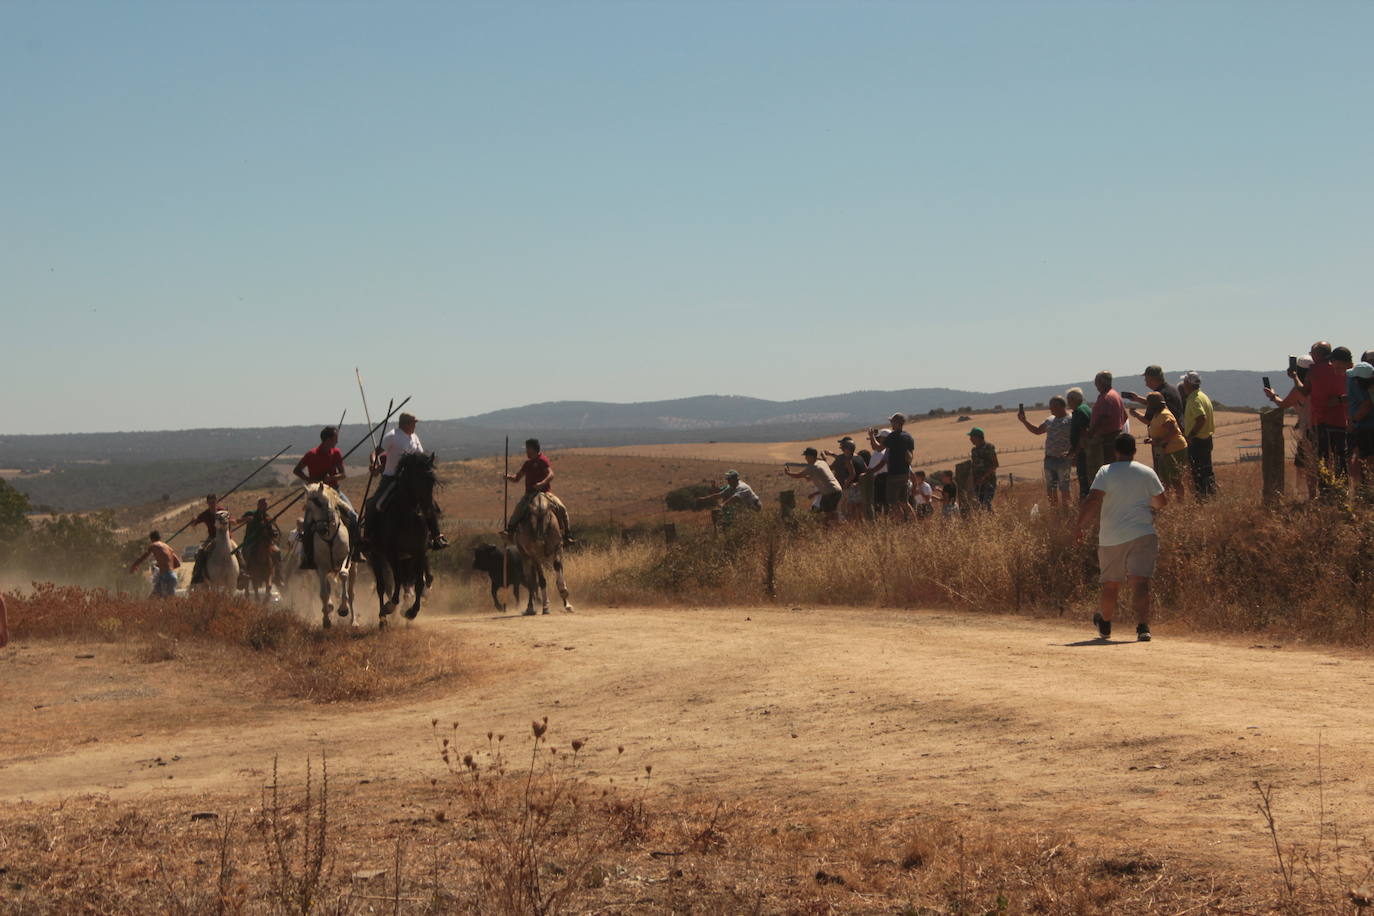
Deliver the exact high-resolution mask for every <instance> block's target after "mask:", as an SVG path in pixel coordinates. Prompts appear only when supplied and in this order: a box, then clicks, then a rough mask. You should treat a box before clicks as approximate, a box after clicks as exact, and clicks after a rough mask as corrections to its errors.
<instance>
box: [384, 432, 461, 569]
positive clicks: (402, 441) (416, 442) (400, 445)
mask: <svg viewBox="0 0 1374 916" xmlns="http://www.w3.org/2000/svg"><path fill="white" fill-rule="evenodd" d="M419 422H420V421H419V420H417V419H415V415H414V414H409V413H403V414H401V416H400V418H399V419H398V420H397V422H396V428H395V429H393V430H391V432H389V433H387V434H386V435H385V436H383V437H382V444H381V445H379V446H377V448H376V450H375V451H374V452H373V453H372V473H374V474H375V473H377V472H379V471H380V472H381V475H382V480H381V482H380V483H378V484H377V493H376V495H374V496H373V497H372V498H371V499H369V500H368V506H367V507H366V511H367V512H368V513H373V512H376V511H378V510H380V509H382V508H383V507H384V506H385V505H386V497H387V494H388V493H389V492H391V488H392V487H393V486H395V485H396V471H397V469H398V468H400V466H401V459H402V458H403V457H404V456H406V455H409V454H412V453H415V452H423V451H424V450H425V447H424V446H423V445H421V444H420V437H419V436H417V435H415V427H416V425H417V424H418V423H419ZM422 511H423V515H424V517H425V524H426V525H427V526H429V549H430V550H442V549H443V548H445V547H447V546H448V539H447V538H445V537H444V536H443V534H442V533H441V532H440V531H439V507H438V506H436V505H434V502H433V500H431V501H430V504H429V505H428V506H424V507H422Z"/></svg>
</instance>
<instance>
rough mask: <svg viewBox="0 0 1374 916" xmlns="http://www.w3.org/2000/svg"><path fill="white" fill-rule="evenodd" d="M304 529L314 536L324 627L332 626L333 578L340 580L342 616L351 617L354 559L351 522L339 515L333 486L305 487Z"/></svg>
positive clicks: (305, 533) (356, 621) (337, 498)
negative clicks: (351, 549) (349, 525)
mask: <svg viewBox="0 0 1374 916" xmlns="http://www.w3.org/2000/svg"><path fill="white" fill-rule="evenodd" d="M305 492H306V497H305V532H304V535H303V536H304V537H308V538H312V539H313V541H312V546H313V548H314V551H315V574H316V575H317V576H319V578H320V603H321V604H322V605H323V608H322V613H323V615H324V625H325V627H330V626H333V621H332V620H331V619H330V616H329V615H330V612H332V611H333V610H334V580H335V579H337V580H338V582H339V616H340V617H352V618H353V626H355V627H356V626H357V625H358V615H357V614H354V613H353V563H352V552H351V551H350V550H349V543H348V526H347V525H345V524H344V523H343V519H342V518H341V517H340V515H339V496H338V494H337V493H335V492H334V489H333V488H332V487H329V486H326V485H324V484H322V483H318V484H310V485H308V486H307V487H306V488H305Z"/></svg>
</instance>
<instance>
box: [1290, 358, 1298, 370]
mask: <svg viewBox="0 0 1374 916" xmlns="http://www.w3.org/2000/svg"><path fill="white" fill-rule="evenodd" d="M1288 371H1289V372H1297V371H1298V358H1297V357H1296V356H1290V357H1288Z"/></svg>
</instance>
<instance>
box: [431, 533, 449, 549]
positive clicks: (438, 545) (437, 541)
mask: <svg viewBox="0 0 1374 916" xmlns="http://www.w3.org/2000/svg"><path fill="white" fill-rule="evenodd" d="M447 546H448V538H446V537H444V536H443V535H442V534H436V535H435V536H434V537H432V538H430V539H429V549H430V550H443V549H444V548H445V547H447Z"/></svg>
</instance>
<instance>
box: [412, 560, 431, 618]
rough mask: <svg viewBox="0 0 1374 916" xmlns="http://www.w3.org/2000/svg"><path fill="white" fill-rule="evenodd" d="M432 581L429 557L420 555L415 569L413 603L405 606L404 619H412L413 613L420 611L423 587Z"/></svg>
mask: <svg viewBox="0 0 1374 916" xmlns="http://www.w3.org/2000/svg"><path fill="white" fill-rule="evenodd" d="M433 581H434V577H433V576H432V575H430V572H429V558H428V557H427V556H422V557H421V558H420V563H419V566H418V567H417V568H416V570H415V603H414V604H412V605H411V606H410V607H408V608H406V620H414V619H415V615H416V614H418V613H420V599H422V598H424V596H425V588H426V587H428V585H429V583H431V582H433Z"/></svg>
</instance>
